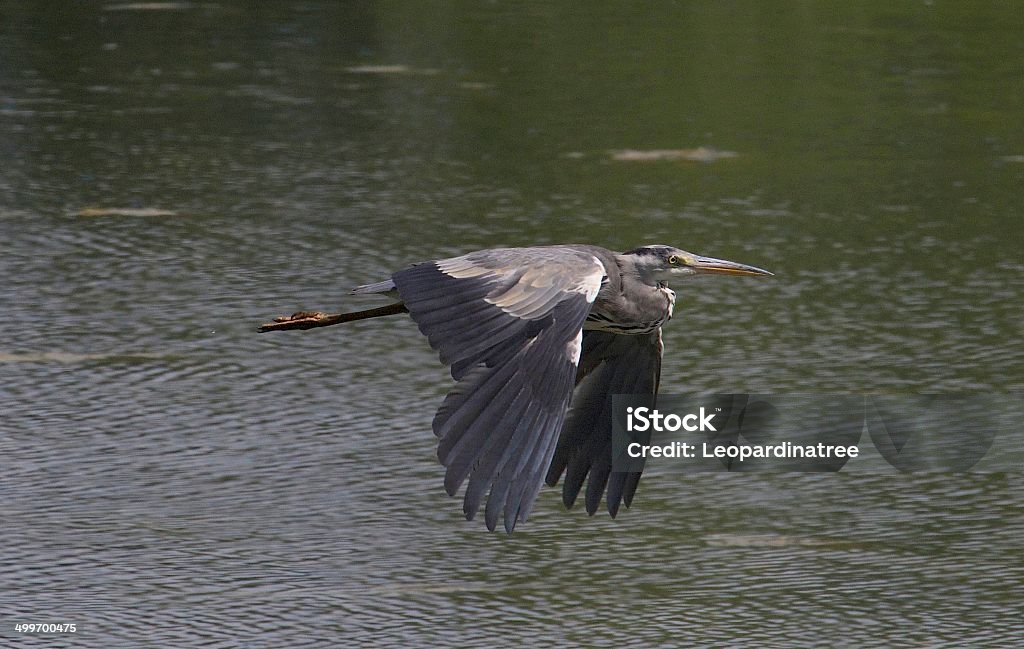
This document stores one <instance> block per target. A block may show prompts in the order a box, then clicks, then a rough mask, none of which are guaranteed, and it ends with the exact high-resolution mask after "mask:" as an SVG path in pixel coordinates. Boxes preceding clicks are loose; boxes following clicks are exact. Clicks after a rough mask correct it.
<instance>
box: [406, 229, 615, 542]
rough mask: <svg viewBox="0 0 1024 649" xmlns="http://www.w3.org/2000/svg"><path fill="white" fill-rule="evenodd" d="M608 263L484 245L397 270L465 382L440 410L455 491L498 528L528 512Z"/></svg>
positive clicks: (426, 330) (433, 341)
mask: <svg viewBox="0 0 1024 649" xmlns="http://www.w3.org/2000/svg"><path fill="white" fill-rule="evenodd" d="M604 275H605V268H604V265H603V264H602V263H601V261H600V260H599V259H598V258H597V257H595V256H594V255H592V254H590V253H588V252H586V251H585V250H579V249H574V248H565V247H552V248H512V249H497V250H482V251H479V252H473V253H470V254H468V255H464V256H462V257H455V258H453V259H443V260H440V261H434V262H427V263H424V264H419V265H416V266H413V267H411V268H407V269H405V270H402V271H399V272H397V273H395V274H394V275H393V276H392V280H393V281H394V284H395V287H396V288H397V289H398V293H399V295H400V296H401V298H402V301H403V302H404V303H405V306H406V308H407V309H408V310H409V314H410V315H411V316H412V319H413V320H414V321H415V322H416V324H417V325H418V326H419V329H420V331H421V332H423V334H424V335H425V336H426V337H427V339H428V340H429V341H430V345H431V347H433V348H434V349H436V350H437V351H438V352H439V354H440V357H441V361H442V362H443V363H444V364H446V365H450V366H451V373H452V377H453V378H454V379H455V380H456V381H457V382H458V383H457V384H456V386H455V388H454V389H453V390H452V391H451V392H450V393H449V394H448V396H447V397H446V398H445V400H444V402H443V403H442V404H441V407H440V409H439V410H438V411H437V415H436V416H435V417H434V424H433V428H434V434H435V435H437V436H438V437H439V438H440V442H439V444H438V449H437V455H438V458H439V459H440V460H441V463H442V464H443V465H444V466H446V467H447V472H446V474H445V489H446V490H447V491H448V494H449V495H454V494H455V492H456V491H457V490H458V489H459V487H460V486H461V485H462V483H463V482H465V480H466V478H469V486H468V487H467V488H466V493H465V498H464V503H463V510H464V512H465V514H466V518H468V519H472V518H473V517H474V516H475V515H476V512H477V511H478V510H479V508H480V504H481V502H482V500H483V497H484V495H485V494H486V493H487V492H488V491H490V495H489V497H488V498H487V508H486V510H485V518H486V522H487V527H488V529H491V530H493V529H494V527H495V526H496V525H497V521H498V518H499V517H500V516H501V514H502V512H504V523H505V529H506V530H507V531H508V532H511V531H512V529H513V528H514V527H515V525H516V522H517V521H524V520H526V518H527V516H528V515H529V513H530V509H531V507H532V506H533V502H534V500H535V499H536V497H537V492H538V491H539V490H540V487H541V485H542V484H543V478H544V471H545V470H546V469H547V467H548V465H549V464H550V461H551V456H552V454H553V453H554V449H555V444H556V442H557V440H558V431H560V430H561V429H562V423H563V422H564V421H565V414H566V410H567V409H568V404H569V400H570V398H571V397H572V391H573V378H574V375H575V374H576V366H577V364H578V362H579V358H580V349H581V345H582V329H583V322H584V320H585V319H586V317H587V314H588V313H589V312H590V307H591V304H592V303H593V302H594V298H595V297H596V296H597V293H598V291H599V290H600V288H601V282H602V279H603V278H604Z"/></svg>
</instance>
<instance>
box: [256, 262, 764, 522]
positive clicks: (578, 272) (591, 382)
mask: <svg viewBox="0 0 1024 649" xmlns="http://www.w3.org/2000/svg"><path fill="white" fill-rule="evenodd" d="M710 273H718V274H728V275H771V274H772V273H770V272H768V271H766V270H762V269H760V268H755V267H753V266H747V265H745V264H739V263H736V262H732V261H726V260H724V259H714V258H712V257H702V256H700V255H695V254H693V253H690V252H686V251H685V250H680V249H678V248H673V247H671V246H664V245H648V246H641V247H639V248H636V249H634V250H630V251H628V252H624V253H621V254H619V253H615V252H612V251H610V250H606V249H604V248H600V247H597V246H590V245H560V246H544V247H532V248H497V249H490V250H480V251H476V252H471V253H468V254H465V255H462V256H459V257H453V258H450V259H440V260H435V261H429V262H422V263H419V264H414V265H413V266H410V267H408V268H406V269H404V270H400V271H398V272H396V273H394V274H393V275H392V276H391V278H390V279H387V280H384V281H382V282H377V283H375V284H367V285H365V286H359V287H357V288H355V289H353V291H352V293H353V294H355V295H373V294H383V295H387V296H391V297H392V298H394V299H396V300H397V301H396V302H394V303H392V304H390V305H388V306H384V307H379V308H375V309H369V310H366V311H358V312H354V313H346V314H341V315H337V316H330V318H331V321H329V322H323V323H321V324H336V323H338V322H350V321H353V320H362V319H366V318H373V317H378V316H384V315H392V314H397V313H408V314H409V315H410V316H411V317H412V319H413V321H414V322H415V323H416V325H417V326H418V327H419V330H420V331H421V332H422V333H423V334H424V335H425V336H426V337H427V340H428V341H429V343H430V346H431V347H432V348H434V349H435V350H436V351H437V352H438V353H439V355H440V358H441V362H442V363H444V364H445V365H447V366H449V367H450V369H451V375H452V378H453V379H455V381H456V384H455V386H454V388H453V389H452V390H451V392H449V393H448V395H447V397H445V399H444V401H443V402H442V404H441V406H440V408H439V409H438V411H437V414H436V415H435V416H434V420H433V430H434V434H435V435H436V436H437V437H438V438H439V442H438V450H437V455H438V458H439V459H440V461H441V463H442V464H443V465H444V466H445V467H446V473H445V480H444V485H445V490H446V491H447V492H448V494H449V495H451V496H454V495H455V494H456V493H457V491H458V490H459V489H460V488H461V486H462V485H463V484H464V483H465V482H466V480H467V479H468V480H469V483H468V485H467V487H466V490H465V493H464V496H463V512H464V514H465V516H466V518H467V519H470V520H471V519H473V517H474V516H475V515H476V514H477V512H478V511H479V509H480V506H481V504H482V503H483V501H484V497H485V496H487V504H486V507H485V510H484V513H485V516H484V518H485V522H486V524H487V528H488V529H489V530H492V531H493V530H494V528H495V527H496V525H497V523H498V520H499V519H503V522H504V527H505V530H506V531H507V532H509V533H511V532H512V530H513V529H514V528H515V526H516V523H517V522H520V521H525V520H526V518H527V517H528V516H529V514H530V510H531V508H532V507H533V503H534V501H535V500H536V498H537V494H538V492H539V491H540V488H541V486H542V484H543V483H545V482H546V483H547V484H548V485H551V486H554V485H556V484H557V483H558V481H559V479H561V477H562V475H563V474H564V475H565V480H564V482H563V486H562V500H563V502H564V503H565V505H566V507H572V505H573V503H574V502H575V500H576V498H577V496H578V495H579V493H580V491H581V490H582V489H583V484H584V482H585V481H586V482H587V486H586V493H585V503H586V510H587V512H588V513H589V514H591V515H592V514H594V513H595V512H596V511H597V509H598V507H599V506H600V501H601V498H602V496H603V495H606V498H605V501H606V506H607V509H608V512H609V513H610V514H611V515H612V516H613V517H614V516H615V515H616V514H617V513H618V510H619V507H620V505H621V504H625V505H626V506H627V507H629V505H630V504H631V502H632V500H633V496H634V494H635V493H636V488H637V485H638V483H639V480H640V472H632V473H625V472H613V471H612V415H611V396H612V395H614V394H642V395H649V396H650V398H651V401H652V402H653V400H654V398H655V396H656V395H657V392H658V385H659V379H660V374H661V357H662V350H663V347H662V338H661V327H662V325H663V324H665V322H667V321H668V320H669V319H670V318H671V317H672V310H673V307H674V305H675V298H676V296H675V293H674V292H673V291H672V289H670V288H669V287H668V283H669V282H671V281H673V280H677V279H682V278H685V277H691V276H695V275H700V274H710ZM308 315H310V314H295V316H292V318H298V317H299V316H308ZM313 315H323V314H313ZM298 319H301V318H298ZM284 320H288V318H280V319H278V322H280V321H284ZM286 325H287V323H285V324H284V325H281V326H275V325H265V326H264V330H266V329H268V328H306V327H305V326H294V327H291V326H286ZM312 326H319V324H318V325H312ZM588 476H589V480H588ZM488 494H489V495H488Z"/></svg>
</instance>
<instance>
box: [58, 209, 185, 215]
mask: <svg viewBox="0 0 1024 649" xmlns="http://www.w3.org/2000/svg"><path fill="white" fill-rule="evenodd" d="M177 215H178V213H177V212H175V211H174V210H162V209H160V208H157V207H86V208H83V209H80V210H78V216H177Z"/></svg>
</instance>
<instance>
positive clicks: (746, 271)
mask: <svg viewBox="0 0 1024 649" xmlns="http://www.w3.org/2000/svg"><path fill="white" fill-rule="evenodd" d="M622 256H623V257H625V258H626V259H628V260H629V261H630V262H632V264H633V266H634V268H635V270H636V273H637V275H639V276H640V279H641V280H642V281H643V282H645V283H647V284H652V285H653V284H657V283H659V282H668V281H671V280H673V279H676V278H682V277H690V276H692V275H710V274H719V275H772V274H773V273H770V272H768V271H766V270H763V269H761V268H756V267H754V266H748V265H746V264H740V263H737V262H735V261H726V260H725V259H715V258H714V257H702V256H700V255H695V254H693V253H692V252H686V251H685V250H680V249H679V248H673V247H672V246H661V245H655V246H641V247H640V248H637V249H635V250H630V251H629V252H626V253H623V255H622Z"/></svg>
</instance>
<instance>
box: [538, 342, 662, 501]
mask: <svg viewBox="0 0 1024 649" xmlns="http://www.w3.org/2000/svg"><path fill="white" fill-rule="evenodd" d="M662 349H663V348H662V342H661V329H657V330H655V331H654V332H652V333H650V334H642V335H633V336H628V335H618V334H613V333H609V332H603V331H584V332H583V351H582V356H581V359H580V364H579V368H578V371H577V377H576V380H577V388H576V394H575V395H574V396H573V400H572V406H571V407H570V410H569V415H568V417H567V418H566V421H565V425H564V426H563V429H562V432H561V435H560V436H559V441H558V447H557V449H556V451H555V454H554V457H553V458H552V461H551V466H550V468H549V469H548V473H547V483H548V484H549V485H551V486H554V485H555V484H557V483H558V480H559V479H560V478H561V476H562V474H563V473H564V474H565V481H564V483H563V485H562V500H563V502H564V503H565V505H566V507H572V505H573V504H574V503H575V501H576V497H577V496H578V495H579V492H580V491H581V489H582V488H583V483H584V481H585V480H587V479H588V475H589V480H588V482H587V490H586V494H585V501H586V509H587V513H589V514H593V513H594V512H596V511H597V508H598V506H599V504H600V500H601V496H602V494H604V493H605V492H606V491H607V498H606V503H607V507H608V512H609V513H610V514H611V515H612V516H615V515H616V514H617V513H618V510H619V506H620V504H621V503H623V502H625V504H626V506H627V507H628V506H629V505H630V504H631V503H632V501H633V496H634V494H635V493H636V488H637V486H638V484H639V481H640V473H641V472H639V471H638V472H630V473H626V472H622V473H613V472H612V450H613V449H612V411H611V409H612V399H611V398H612V395H615V394H646V395H649V396H650V398H651V403H650V405H651V406H653V405H654V399H655V397H656V395H657V392H658V385H659V381H660V375H661V356H662Z"/></svg>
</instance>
